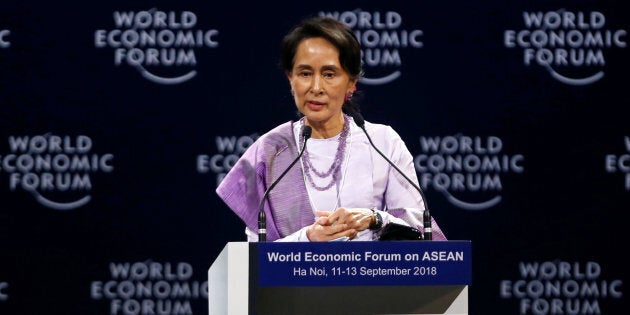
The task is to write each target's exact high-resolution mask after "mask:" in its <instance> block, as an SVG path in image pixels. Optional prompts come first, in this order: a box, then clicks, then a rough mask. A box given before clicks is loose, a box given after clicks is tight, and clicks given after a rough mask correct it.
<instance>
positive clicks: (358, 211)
mask: <svg viewBox="0 0 630 315" xmlns="http://www.w3.org/2000/svg"><path fill="white" fill-rule="evenodd" d="M327 216H328V222H330V223H340V224H346V225H347V226H348V228H349V229H355V230H357V231H363V230H366V229H368V228H369V227H370V225H371V224H372V221H373V220H374V215H373V212H372V210H370V209H367V208H338V209H337V210H335V211H333V212H332V213H329V214H328V215H327Z"/></svg>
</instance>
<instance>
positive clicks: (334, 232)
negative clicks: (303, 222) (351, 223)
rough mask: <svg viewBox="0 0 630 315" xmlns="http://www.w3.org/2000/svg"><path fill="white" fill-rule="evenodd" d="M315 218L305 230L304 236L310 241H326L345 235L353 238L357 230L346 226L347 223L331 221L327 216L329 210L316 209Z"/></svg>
mask: <svg viewBox="0 0 630 315" xmlns="http://www.w3.org/2000/svg"><path fill="white" fill-rule="evenodd" d="M315 214H316V215H317V219H316V220H315V223H313V224H311V226H309V227H308V229H307V230H306V236H307V237H308V239H309V240H310V241H311V242H327V241H331V240H334V239H337V238H340V237H344V236H347V237H349V238H350V239H353V238H354V237H356V236H357V233H358V231H357V230H355V229H352V228H349V227H348V224H345V223H337V222H331V221H330V220H328V216H329V215H330V214H331V212H328V211H316V213H315Z"/></svg>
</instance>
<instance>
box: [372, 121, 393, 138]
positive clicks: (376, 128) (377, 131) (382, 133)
mask: <svg viewBox="0 0 630 315" xmlns="http://www.w3.org/2000/svg"><path fill="white" fill-rule="evenodd" d="M365 130H366V131H367V132H368V133H369V134H370V136H371V137H383V138H391V137H394V138H400V136H399V135H398V133H397V132H396V130H394V128H392V127H391V126H390V125H385V124H380V123H373V122H369V121H366V122H365Z"/></svg>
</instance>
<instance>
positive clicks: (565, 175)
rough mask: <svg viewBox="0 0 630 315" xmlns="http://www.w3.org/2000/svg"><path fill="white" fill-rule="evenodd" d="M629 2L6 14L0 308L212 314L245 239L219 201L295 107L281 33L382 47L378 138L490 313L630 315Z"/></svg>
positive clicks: (229, 5)
mask: <svg viewBox="0 0 630 315" xmlns="http://www.w3.org/2000/svg"><path fill="white" fill-rule="evenodd" d="M624 8H625V6H624V5H623V4H622V2H621V1H614V0H609V1H591V0H580V1H567V0H564V1H442V2H418V1H395V2H391V1H390V2H386V1H374V0H372V1H343V2H339V1H318V2H316V3H312V2H299V3H298V2H296V3H293V4H286V5H279V4H273V3H267V2H255V3H247V2H242V1H228V2H222V3H213V2H211V1H178V2H173V1H134V2H133V3H129V2H128V1H96V2H94V1H92V2H83V3H82V2H79V3H74V2H69V1H61V2H59V1H57V2H46V1H20V2H16V3H5V4H4V5H2V8H1V9H0V313H1V314H42V313H54V314H207V312H208V311H207V292H206V290H207V275H206V272H207V269H208V268H209V266H210V264H211V263H212V261H213V260H214V259H215V258H216V256H217V255H218V253H219V252H220V250H221V249H222V248H223V246H224V245H225V244H226V242H230V241H242V240H245V237H244V233H243V230H244V226H243V225H242V223H241V222H240V221H239V220H238V218H237V217H236V216H235V215H234V214H232V213H231V211H230V210H229V209H228V208H227V207H226V206H225V205H224V204H223V203H222V202H221V200H220V199H219V198H218V197H217V196H216V194H215V193H214V189H215V188H216V186H217V182H218V181H220V180H221V178H222V176H223V175H224V174H225V173H226V172H227V171H228V170H229V168H230V167H231V166H232V165H233V163H234V162H235V161H236V159H237V158H238V156H239V155H240V154H241V153H242V152H243V150H244V149H246V148H247V147H248V146H249V145H250V144H251V143H252V141H253V140H255V139H256V138H257V137H258V136H259V135H260V134H262V133H264V132H266V131H267V130H269V129H271V128H272V127H274V126H276V125H278V124H280V123H282V122H285V121H287V120H290V119H295V107H294V104H293V101H292V98H291V95H290V92H289V85H288V82H287V80H286V78H285V77H284V74H283V73H282V72H281V71H280V69H279V67H278V56H279V49H278V48H279V43H280V40H281V38H282V36H283V35H284V34H285V33H286V32H287V31H288V30H289V29H290V27H292V26H293V25H294V24H296V23H297V22H298V21H299V20H301V19H302V18H304V17H306V16H311V15H331V16H334V17H336V18H338V19H339V20H342V21H343V22H345V23H347V24H349V25H350V26H351V27H352V28H353V29H354V30H355V31H356V32H357V35H358V36H359V38H360V40H361V42H362V45H363V54H364V55H363V56H364V60H363V61H364V66H365V70H366V76H365V78H364V79H363V80H362V81H361V82H360V84H359V87H358V88H359V90H361V91H362V92H363V93H364V95H365V98H364V100H363V101H362V110H363V113H364V116H365V118H366V119H367V120H369V121H372V122H378V123H383V124H388V125H391V126H392V127H393V128H394V129H395V130H397V131H398V132H399V133H400V135H401V136H402V138H403V139H404V140H405V142H406V143H407V145H408V147H409V149H410V151H411V152H412V154H413V155H414V157H415V162H416V169H417V171H418V177H419V178H420V181H421V184H422V187H423V188H424V190H425V193H426V196H427V199H428V203H429V206H430V208H431V209H432V214H433V215H434V216H435V217H436V219H437V221H438V222H439V223H440V225H441V227H442V229H443V230H444V232H445V233H446V235H447V237H448V238H449V239H453V240H472V244H473V256H474V258H473V285H472V286H471V288H470V310H471V313H474V314H488V313H492V314H569V313H576V314H577V313H579V314H621V313H624V312H626V310H627V309H628V300H627V298H626V297H624V296H623V293H624V290H623V283H624V282H625V281H626V280H627V271H624V270H626V269H625V267H626V266H627V264H626V263H625V260H624V259H622V258H621V255H622V254H623V251H624V248H626V247H625V245H622V244H624V242H625V240H627V236H624V235H625V228H626V224H625V222H624V219H623V218H625V212H626V211H627V209H629V208H630V128H629V127H628V126H629V125H628V122H627V120H628V115H629V114H630V109H629V108H628V92H627V91H626V90H625V89H626V88H627V86H628V83H627V82H628V79H627V78H626V77H627V74H628V73H629V72H630V62H629V58H628V48H627V43H628V34H627V32H628V30H629V29H630V13H628V11H627V10H625V9H624Z"/></svg>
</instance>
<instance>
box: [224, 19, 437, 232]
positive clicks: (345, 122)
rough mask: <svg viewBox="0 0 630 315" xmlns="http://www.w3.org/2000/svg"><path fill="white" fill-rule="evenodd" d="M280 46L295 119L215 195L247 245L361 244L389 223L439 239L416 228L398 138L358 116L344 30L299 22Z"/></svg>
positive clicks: (250, 154) (352, 52)
mask: <svg viewBox="0 0 630 315" xmlns="http://www.w3.org/2000/svg"><path fill="white" fill-rule="evenodd" d="M281 47H282V50H281V57H280V64H281V67H282V69H283V70H284V73H285V75H286V78H287V80H288V83H289V86H290V92H291V94H292V96H293V99H294V101H295V105H296V107H297V110H298V112H299V115H298V118H297V119H296V120H295V121H288V122H286V123H283V124H281V125H279V126H277V127H275V128H274V129H272V130H270V131H268V132H267V133H265V134H264V135H262V136H261V137H259V138H258V139H257V140H256V141H255V142H254V143H253V144H252V145H251V146H250V147H249V148H248V150H247V151H246V152H244V154H243V155H242V156H241V158H240V159H239V161H238V162H237V163H236V164H235V165H234V167H233V168H232V169H231V170H230V172H229V173H228V174H227V175H226V176H225V178H224V179H223V180H222V182H221V183H220V185H219V187H218V188H217V190H216V192H217V194H218V195H219V197H220V198H221V199H222V200H223V201H224V202H225V203H226V204H227V205H228V206H229V207H230V209H232V211H234V213H235V214H236V215H238V216H239V217H240V218H241V219H242V220H243V222H244V223H245V225H246V227H245V234H246V235H247V239H248V241H254V242H255V241H292V242H301V241H306V242H308V241H331V240H353V241H371V240H377V239H378V238H379V236H380V234H381V232H382V231H383V227H385V226H387V225H389V224H391V225H390V226H393V225H396V226H405V227H407V226H408V227H411V228H415V229H417V230H419V231H423V230H424V228H426V227H427V226H426V225H429V224H430V230H431V232H432V235H433V239H434V240H446V237H445V236H444V234H443V233H442V231H441V229H440V227H439V226H438V225H437V223H436V221H435V220H434V219H433V217H425V221H429V220H430V223H426V222H423V214H424V211H425V209H424V208H425V206H424V205H425V203H424V200H423V196H422V194H421V193H420V192H421V191H420V190H419V188H416V187H414V185H415V186H418V180H417V176H416V172H415V169H414V165H413V157H412V155H411V153H410V152H409V150H408V149H407V147H406V145H405V143H404V142H403V141H402V139H401V137H400V136H399V135H398V133H396V131H394V130H393V129H392V128H391V127H390V126H387V125H382V124H377V123H370V122H367V121H364V120H363V118H362V117H361V115H360V112H359V107H358V103H357V96H358V92H357V91H356V87H357V83H358V81H359V78H360V77H361V75H362V73H363V70H362V67H361V47H360V44H359V42H358V41H357V39H356V37H355V35H354V33H353V31H352V30H351V29H350V28H349V27H348V26H346V25H345V24H343V23H341V22H339V21H337V20H335V19H332V18H326V17H312V18H307V19H305V20H303V21H302V22H301V23H300V24H298V25H297V26H295V27H294V28H293V29H292V30H291V31H290V32H289V33H288V34H286V35H285V37H284V38H283V40H282V46H281ZM381 105H383V106H387V105H388V104H381ZM379 151H380V152H381V153H382V155H383V156H381V155H379V153H378V152H379ZM385 157H387V159H386V158H385ZM388 160H389V161H388ZM396 168H398V170H397V169H396ZM401 173H402V174H405V175H404V176H403V175H402V174H401ZM405 177H407V179H405ZM409 181H411V182H413V185H412V184H411V183H410V182H409ZM427 214H428V212H427ZM423 224H425V225H424V226H423Z"/></svg>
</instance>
